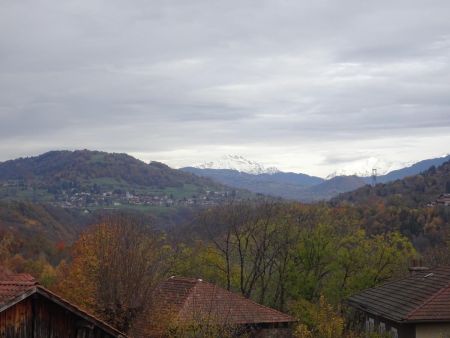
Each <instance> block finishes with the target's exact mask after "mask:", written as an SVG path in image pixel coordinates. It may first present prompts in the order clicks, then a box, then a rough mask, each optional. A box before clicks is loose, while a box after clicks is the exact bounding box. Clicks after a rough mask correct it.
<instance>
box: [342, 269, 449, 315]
mask: <svg viewBox="0 0 450 338" xmlns="http://www.w3.org/2000/svg"><path fill="white" fill-rule="evenodd" d="M348 303H349V305H351V306H353V307H355V308H358V309H360V310H363V311H365V312H368V313H371V314H373V315H376V316H381V317H384V318H387V319H390V320H393V321H395V322H427V321H450V267H440V268H435V269H430V270H425V271H419V272H416V273H414V274H413V275H412V276H409V277H406V278H403V279H400V280H397V281H393V282H389V283H386V284H383V285H381V286H379V287H375V288H371V289H367V290H365V291H363V292H360V293H358V294H356V295H354V296H352V297H350V298H349V300H348Z"/></svg>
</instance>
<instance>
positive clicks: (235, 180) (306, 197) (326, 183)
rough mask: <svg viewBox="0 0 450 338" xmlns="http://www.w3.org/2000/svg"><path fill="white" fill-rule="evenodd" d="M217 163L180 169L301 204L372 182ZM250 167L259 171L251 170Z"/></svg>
mask: <svg viewBox="0 0 450 338" xmlns="http://www.w3.org/2000/svg"><path fill="white" fill-rule="evenodd" d="M235 159H237V160H238V161H237V162H238V163H236V162H235V161H234V160H235ZM448 160H450V155H447V156H445V157H439V158H433V159H428V160H424V161H421V162H418V163H415V164H413V165H411V166H407V167H405V168H401V169H398V170H394V171H391V172H389V173H386V174H385V175H378V176H377V177H376V182H378V183H386V182H390V181H394V180H397V179H400V178H404V177H407V176H411V175H415V174H418V173H420V172H422V171H424V170H426V169H428V168H430V167H431V166H439V165H441V164H442V163H444V162H446V161H448ZM221 163H223V162H220V161H219V162H215V163H210V164H208V165H200V166H196V167H185V168H181V170H183V171H185V172H189V173H193V174H195V175H198V176H202V177H208V178H211V179H212V180H214V181H216V182H220V183H222V184H225V185H228V186H231V187H236V188H241V189H247V190H249V191H252V192H256V193H262V194H266V195H271V196H277V197H283V198H287V199H292V200H298V201H302V202H313V201H319V200H327V199H330V198H332V197H334V196H337V195H339V194H341V193H345V192H348V191H352V190H355V189H357V188H360V187H362V186H364V185H366V184H371V183H372V180H373V179H372V177H370V176H362V177H360V176H356V175H338V176H335V175H331V176H330V178H329V179H323V178H320V177H316V176H310V175H306V174H302V173H286V172H281V171H279V170H277V169H270V170H269V171H267V170H266V171H264V168H265V167H264V166H263V165H261V164H257V163H256V162H253V161H250V160H246V159H244V158H243V157H242V156H228V157H227V161H226V164H224V166H225V168H220V166H221ZM244 163H247V164H251V166H245V165H243V164H244ZM376 163H378V164H379V163H380V161H375V160H371V161H368V162H367V164H373V165H375V164H376ZM254 168H259V169H258V170H255V169H254ZM368 173H369V171H366V174H368Z"/></svg>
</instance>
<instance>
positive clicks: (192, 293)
mask: <svg viewBox="0 0 450 338" xmlns="http://www.w3.org/2000/svg"><path fill="white" fill-rule="evenodd" d="M154 302H155V304H157V307H158V308H166V309H169V310H168V311H170V312H171V314H172V315H173V317H174V318H176V320H177V321H178V322H180V321H181V322H190V321H193V320H197V319H201V320H210V321H215V322H217V323H219V324H229V325H243V324H247V325H248V324H264V323H270V324H275V323H289V322H294V321H295V319H294V318H293V317H291V316H289V315H287V314H284V313H282V312H280V311H277V310H275V309H272V308H269V307H267V306H263V305H261V304H258V303H256V302H254V301H252V300H250V299H247V298H245V297H243V296H241V295H239V294H237V293H234V292H230V291H228V290H225V289H223V288H221V287H219V286H217V285H214V284H211V283H208V282H205V281H203V280H201V279H195V278H184V277H171V278H169V279H167V280H165V281H164V282H162V283H161V284H160V285H159V287H158V288H157V289H156V291H155V293H154Z"/></svg>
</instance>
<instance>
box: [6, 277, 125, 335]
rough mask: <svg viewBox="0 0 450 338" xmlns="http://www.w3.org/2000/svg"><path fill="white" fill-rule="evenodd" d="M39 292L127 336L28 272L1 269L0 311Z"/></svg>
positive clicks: (112, 331)
mask: <svg viewBox="0 0 450 338" xmlns="http://www.w3.org/2000/svg"><path fill="white" fill-rule="evenodd" d="M33 294H38V295H40V296H42V297H45V298H47V299H49V300H51V301H52V302H54V303H57V304H58V305H60V306H62V307H63V308H65V309H66V310H69V311H70V312H72V313H75V314H76V315H78V316H80V317H81V318H83V319H85V320H87V321H88V322H91V323H93V324H95V325H97V326H98V327H101V328H102V329H103V330H105V331H106V332H108V333H110V334H112V335H113V336H116V337H125V335H124V334H123V333H121V332H119V331H118V330H116V329H115V328H113V327H112V326H110V325H108V324H107V323H105V322H103V321H101V320H100V319H98V318H95V317H94V316H92V315H90V314H88V313H87V312H85V311H83V310H81V309H80V308H78V307H77V306H75V305H73V304H71V303H70V302H68V301H67V300H65V299H63V298H61V297H60V296H58V295H56V294H54V293H53V292H51V291H50V290H47V289H46V288H44V287H43V286H41V285H39V283H38V282H37V280H36V279H35V278H33V276H31V275H29V274H27V273H20V274H8V273H5V272H3V271H0V312H3V311H5V310H7V309H9V308H10V307H12V306H14V305H15V304H17V303H19V302H20V301H22V300H24V299H25V298H27V297H29V296H31V295H33Z"/></svg>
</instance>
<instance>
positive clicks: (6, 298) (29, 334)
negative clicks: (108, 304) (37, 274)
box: [0, 274, 125, 338]
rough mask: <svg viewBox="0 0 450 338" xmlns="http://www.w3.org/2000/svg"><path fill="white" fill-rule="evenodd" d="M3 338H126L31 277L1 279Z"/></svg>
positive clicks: (2, 276) (3, 277)
mask: <svg viewBox="0 0 450 338" xmlns="http://www.w3.org/2000/svg"><path fill="white" fill-rule="evenodd" d="M0 337H7V338H47V337H49V338H50V337H52V338H57V337H61V338H63V337H64V338H114V337H125V335H124V334H122V333H121V332H119V331H117V330H116V329H114V328H113V327H111V326H109V325H108V324H106V323H104V322H102V321H101V320H99V319H97V318H95V317H93V316H92V315H89V314H88V313H86V312H85V311H82V310H81V309H79V308H78V307H76V306H75V305H73V304H70V303H69V302H67V301H66V300H64V299H62V298H61V297H59V296H57V295H56V294H54V293H52V292H51V291H49V290H47V289H45V288H44V287H42V286H40V285H39V284H38V283H37V282H36V280H35V279H34V278H33V277H32V276H30V275H28V274H16V275H0Z"/></svg>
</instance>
